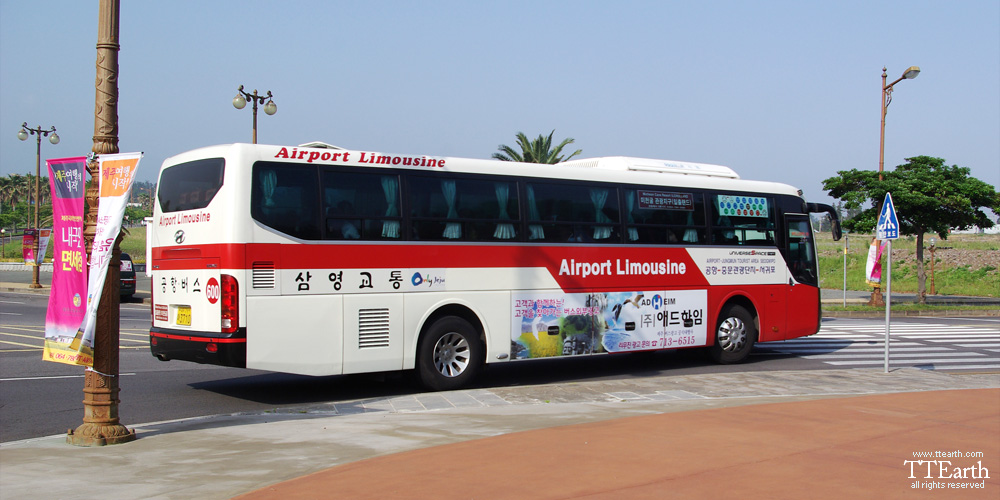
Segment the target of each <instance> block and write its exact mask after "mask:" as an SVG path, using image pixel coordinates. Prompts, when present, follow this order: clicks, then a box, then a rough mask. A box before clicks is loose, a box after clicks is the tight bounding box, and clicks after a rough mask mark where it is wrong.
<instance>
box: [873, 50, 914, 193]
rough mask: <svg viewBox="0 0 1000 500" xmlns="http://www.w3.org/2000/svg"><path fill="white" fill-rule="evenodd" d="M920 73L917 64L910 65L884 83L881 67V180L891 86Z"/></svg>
mask: <svg viewBox="0 0 1000 500" xmlns="http://www.w3.org/2000/svg"><path fill="white" fill-rule="evenodd" d="M919 74H920V68H919V67H917V66H910V67H909V69H907V70H906V71H905V72H903V76H901V77H899V78H897V79H896V81H894V82H892V83H890V84H888V85H886V84H885V80H886V76H887V75H886V73H885V67H884V66H883V67H882V132H881V135H880V136H879V141H878V180H879V181H881V180H882V168H883V166H884V165H885V114H886V112H887V111H888V110H889V103H890V102H892V86H893V85H895V84H897V83H899V82H901V81H903V80H912V79H914V78H916V77H917V75H919Z"/></svg>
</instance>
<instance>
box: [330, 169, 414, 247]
mask: <svg viewBox="0 0 1000 500" xmlns="http://www.w3.org/2000/svg"><path fill="white" fill-rule="evenodd" d="M321 182H322V193H323V214H324V220H325V223H324V225H325V228H324V229H325V233H324V236H323V238H324V239H327V240H356V239H362V240H394V239H399V238H400V234H401V232H400V229H399V228H400V217H399V178H398V177H397V176H395V175H385V174H381V173H368V172H356V171H353V172H348V171H340V170H325V171H324V172H323V174H322V179H321Z"/></svg>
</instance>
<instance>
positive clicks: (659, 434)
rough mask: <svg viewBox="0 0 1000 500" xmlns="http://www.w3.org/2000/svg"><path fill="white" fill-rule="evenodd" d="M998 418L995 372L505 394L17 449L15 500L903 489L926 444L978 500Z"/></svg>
mask: <svg viewBox="0 0 1000 500" xmlns="http://www.w3.org/2000/svg"><path fill="white" fill-rule="evenodd" d="M577 424H579V425H577ZM998 427H1000V374H997V373H984V374H968V375H964V374H963V375H952V374H946V373H941V372H934V371H922V370H915V369H898V370H895V371H893V372H891V373H889V374H885V373H882V371H881V370H866V369H861V370H817V371H801V372H752V373H729V374H711V375H685V376H656V377H642V378H632V379H626V380H614V381H584V382H578V383H568V384H557V385H536V386H517V387H496V388H487V389H472V390H463V391H454V392H445V393H429V394H416V395H409V396H400V397H392V398H373V399H365V400H357V401H350V402H341V403H330V404H317V405H312V406H305V407H296V408H286V409H277V410H276V411H275V412H269V413H261V414H240V415H222V416H214V417H206V418H199V419H188V420H182V421H175V422H162V423H151V424H143V425H138V426H136V427H135V429H136V431H137V434H138V436H139V439H138V440H137V441H135V442H132V443H128V444H123V445H117V446H108V447H103V448H77V447H73V446H70V445H67V444H65V436H51V437H45V438H40V439H34V440H28V441H21V442H14V443H3V444H0V497H2V498H4V499H6V498H64V499H73V498H81V499H82V498H95V497H104V498H116V499H132V498H165V499H166V498H199V499H202V498H209V499H212V498H231V497H234V496H237V495H241V494H245V495H247V498H254V499H259V498H282V499H285V498H289V499H291V498H325V497H334V496H335V497H340V498H387V497H388V498H430V497H434V498H440V497H449V498H450V497H455V498H514V497H517V498H580V497H589V498H610V497H618V498H653V497H657V498H660V497H663V496H664V495H665V492H671V493H675V494H676V495H677V496H679V497H687V498H702V497H713V498H714V497H740V498H776V497H784V498H857V497H869V498H870V497H885V498H903V497H910V496H911V495H912V494H913V493H912V489H911V488H910V487H911V485H912V484H913V482H914V481H917V480H918V479H920V478H922V476H925V475H926V471H924V472H923V473H921V472H920V471H917V474H916V477H917V479H911V478H910V477H909V476H910V475H911V474H910V470H909V468H908V467H909V466H908V465H906V463H905V461H907V460H913V453H915V452H921V451H955V450H962V451H963V452H981V453H982V457H981V458H976V459H975V460H970V459H967V458H965V457H962V458H956V459H954V460H953V467H965V468H968V467H973V466H975V465H976V462H977V461H981V465H982V467H985V468H986V469H989V470H990V472H991V474H990V478H989V479H986V478H978V479H971V478H970V479H962V480H960V481H952V482H956V483H968V484H969V485H972V486H975V485H981V486H983V487H984V488H985V489H976V490H974V491H968V492H964V493H966V494H967V495H965V496H963V498H997V496H998V495H1000V483H998V478H1000V432H998V430H1000V429H998ZM923 467H925V468H926V467H927V466H926V465H924V466H923ZM935 474H937V472H936V469H935ZM922 480H923V481H930V479H922ZM284 481H290V482H284ZM973 483H975V484H973ZM939 496H940V495H939ZM936 497H937V496H936ZM940 497H941V498H944V497H945V496H940Z"/></svg>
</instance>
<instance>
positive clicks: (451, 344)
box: [148, 143, 839, 390]
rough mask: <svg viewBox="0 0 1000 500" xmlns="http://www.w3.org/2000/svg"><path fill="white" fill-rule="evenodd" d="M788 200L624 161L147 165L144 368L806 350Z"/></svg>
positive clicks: (707, 168) (304, 151)
mask: <svg viewBox="0 0 1000 500" xmlns="http://www.w3.org/2000/svg"><path fill="white" fill-rule="evenodd" d="M810 212H828V213H830V214H831V216H832V217H833V218H834V222H835V224H834V228H835V229H834V232H835V233H837V234H835V237H837V238H839V224H837V222H838V220H837V218H836V213H835V212H834V210H833V209H832V208H831V207H829V206H826V205H817V204H810V203H806V201H805V200H803V199H802V197H801V192H799V191H798V190H796V189H795V188H793V187H790V186H787V185H784V184H778V183H772V182H758V181H747V180H742V179H740V178H739V176H738V175H737V174H736V173H735V172H734V171H732V170H731V169H729V168H726V167H721V166H715V165H705V164H697V163H684V162H673V161H663V160H650V159H640V158H626V157H608V158H595V159H587V160H574V161H569V162H565V163H561V164H557V165H538V164H524V163H514V162H501V161H493V160H477V159H463V158H448V157H437V156H426V155H397V154H385V153H379V152H373V151H353V150H344V149H340V148H335V147H332V146H325V145H322V144H316V143H314V144H310V145H308V146H269V145H251V144H232V145H223V146H213V147H207V148H203V149H198V150H194V151H190V152H187V153H183V154H180V155H177V156H175V157H172V158H169V159H167V160H166V161H165V162H164V164H163V167H162V169H161V170H160V175H159V180H158V183H157V193H156V203H155V208H154V212H153V222H152V225H151V228H150V229H151V231H150V232H151V245H150V248H151V259H150V262H149V267H148V269H149V270H150V272H151V273H152V292H153V293H152V302H153V304H152V308H153V324H152V327H151V329H150V344H151V350H152V354H153V355H154V356H156V357H158V358H159V359H162V360H186V361H194V362H198V363H210V364H219V365H225V366H235V367H245V368H254V369H261V370H270V371H276V372H286V373H296V374H306V375H336V374H350V373H365V372H382V371H399V370H415V372H416V373H417V374H418V376H419V378H420V380H421V381H422V382H423V384H425V385H426V386H427V387H428V388H431V389H435V390H447V389H453V388H457V387H461V386H462V385H464V384H466V383H468V381H469V380H471V379H472V378H473V377H475V375H476V374H477V373H478V372H479V370H480V369H481V368H482V367H483V365H484V364H487V363H510V362H518V361H521V360H530V359H536V358H546V357H556V356H592V355H608V354H613V353H620V352H632V351H645V350H657V349H678V348H696V347H700V348H705V349H707V350H708V351H709V353H710V354H711V356H712V358H714V359H715V360H716V361H718V362H722V363H735V362H739V361H742V360H744V359H745V358H746V357H747V355H748V354H749V352H750V349H751V347H752V346H753V344H754V343H755V342H767V341H775V340H785V339H790V338H795V337H800V336H804V335H811V334H813V333H816V332H817V331H818V329H819V323H820V290H819V286H818V285H819V282H818V273H817V268H816V249H815V245H814V240H813V237H812V228H811V225H810V223H809V213H810Z"/></svg>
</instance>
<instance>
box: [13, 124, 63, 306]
mask: <svg viewBox="0 0 1000 500" xmlns="http://www.w3.org/2000/svg"><path fill="white" fill-rule="evenodd" d="M29 133H30V134H31V135H34V136H37V140H36V141H35V142H36V143H37V145H38V149H36V152H35V230H36V231H37V230H38V205H40V204H41V203H39V200H40V199H41V198H39V188H38V180H39V178H40V177H41V173H42V137H48V138H49V142H51V143H52V144H53V145H55V144H59V135H58V134H56V128H55V127H49V129H48V130H45V129H43V128H42V126H41V125H39V126H38V127H37V128H31V127H29V126H28V122H24V123H23V124H21V130H19V131H18V132H17V138H18V139H21V140H22V141H26V140H28V134H29ZM49 134H52V136H51V137H49ZM38 236H39V235H38V234H37V233H36V234H35V246H34V255H35V259H36V260H37V259H38V240H39V237H38ZM43 259H44V257H43ZM38 267H39V266H38V265H37V264H36V265H35V266H33V267H32V268H31V288H41V287H42V285H41V283H39V282H38Z"/></svg>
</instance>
